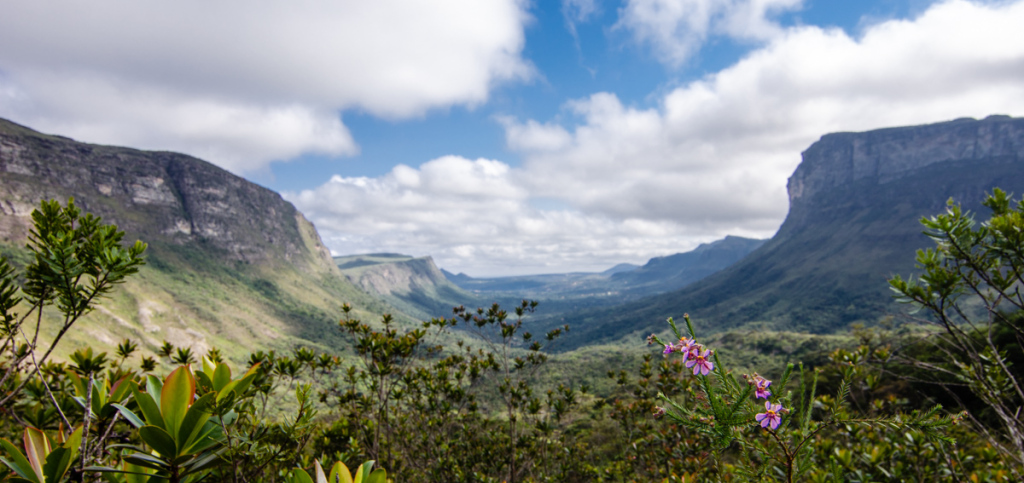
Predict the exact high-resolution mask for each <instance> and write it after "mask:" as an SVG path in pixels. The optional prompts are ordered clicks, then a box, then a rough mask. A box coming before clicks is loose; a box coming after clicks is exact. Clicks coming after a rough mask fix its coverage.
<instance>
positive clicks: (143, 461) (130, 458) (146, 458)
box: [121, 453, 168, 471]
mask: <svg viewBox="0 0 1024 483" xmlns="http://www.w3.org/2000/svg"><path fill="white" fill-rule="evenodd" d="M121 459H123V460H125V461H126V462H128V463H131V464H133V465H138V466H141V467H143V468H150V469H154V470H157V471H166V470H167V466H168V465H167V462H166V461H164V460H161V459H160V458H157V457H155V456H152V455H148V454H145V453H131V454H127V455H124V456H122V457H121Z"/></svg>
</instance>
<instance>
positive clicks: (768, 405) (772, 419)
mask: <svg viewBox="0 0 1024 483" xmlns="http://www.w3.org/2000/svg"><path fill="white" fill-rule="evenodd" d="M764 409H765V412H763V413H757V415H756V416H754V419H755V420H757V422H759V423H761V427H762V428H767V427H769V426H771V428H772V430H775V429H777V428H778V427H779V424H781V423H782V413H783V412H784V411H785V409H783V408H782V405H781V404H772V402H771V401H765V402H764Z"/></svg>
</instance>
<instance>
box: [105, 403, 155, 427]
mask: <svg viewBox="0 0 1024 483" xmlns="http://www.w3.org/2000/svg"><path fill="white" fill-rule="evenodd" d="M111 406H113V407H115V408H117V410H118V411H119V412H120V413H121V416H124V418H125V419H127V420H128V422H129V423H131V425H132V426H135V427H136V428H141V427H143V426H145V425H146V423H145V422H144V421H143V420H142V419H140V418H139V416H138V415H136V414H135V413H133V412H132V410H131V409H128V408H126V407H124V406H122V405H120V404H117V403H114V404H111Z"/></svg>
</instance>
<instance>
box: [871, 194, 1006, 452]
mask: <svg viewBox="0 0 1024 483" xmlns="http://www.w3.org/2000/svg"><path fill="white" fill-rule="evenodd" d="M984 205H985V206H987V207H988V208H989V209H990V210H991V211H992V215H991V217H990V218H989V219H988V220H987V221H985V222H984V223H981V224H978V223H976V222H975V220H974V216H973V215H972V214H971V213H970V212H967V211H965V210H964V209H963V208H962V207H961V206H960V205H958V204H956V203H954V202H953V200H952V199H951V200H949V203H948V208H947V210H946V212H945V213H943V214H940V215H936V216H933V217H928V218H924V219H922V220H921V224H922V225H924V227H925V234H927V235H928V237H929V238H931V239H932V240H933V241H934V242H935V248H929V249H926V250H919V251H918V252H917V264H918V267H919V268H920V269H921V270H923V273H922V274H921V275H920V276H919V277H913V276H910V277H907V278H906V279H904V278H903V277H900V276H899V275H897V276H895V277H893V278H892V279H891V280H890V281H889V285H890V286H891V288H892V290H893V291H894V292H895V294H896V296H897V298H898V300H900V301H901V302H904V303H908V304H912V305H914V306H915V308H916V309H917V310H923V311H925V313H926V314H927V318H925V319H921V322H923V323H925V324H933V325H935V326H937V327H938V329H939V331H938V332H937V333H936V334H935V337H934V338H933V340H932V341H931V342H930V344H929V345H930V346H931V347H932V351H931V352H932V353H933V354H934V357H928V358H920V357H906V355H905V354H895V355H894V357H897V358H901V359H902V360H904V361H906V362H908V363H909V364H910V365H912V366H915V367H918V368H922V369H926V370H928V371H929V372H931V373H932V375H931V377H929V379H930V380H932V381H933V382H937V383H940V384H943V385H945V386H946V387H949V386H951V385H955V386H959V387H966V388H967V389H968V390H969V391H970V393H971V394H972V395H973V396H974V397H976V398H977V399H978V400H980V401H981V402H983V403H984V411H978V412H975V411H972V412H970V413H968V414H969V416H970V419H971V420H973V421H974V422H975V423H976V424H978V425H979V427H982V428H986V431H985V434H990V435H993V436H992V437H990V438H989V442H990V443H991V444H993V445H994V446H995V447H997V448H999V449H1000V450H1001V451H1003V452H1004V454H1007V455H1010V456H1012V457H1013V458H1014V459H1016V461H1017V463H1018V464H1024V421H1022V420H1021V418H1020V413H1021V408H1022V407H1024V389H1022V386H1024V374H1022V373H1021V372H1020V370H1019V369H1017V368H1016V367H1014V364H1013V361H1012V359H1011V358H1014V359H1017V360H1018V361H1020V348H1021V347H1022V343H1024V324H1022V323H1021V313H1022V311H1024V294H1022V293H1021V291H1020V288H1021V285H1022V284H1024V235H1022V233H1024V200H1021V201H1016V202H1014V201H1013V199H1012V197H1011V196H1010V195H1009V194H1007V193H1006V192H1004V191H1003V190H1000V189H998V188H996V189H994V190H993V192H992V194H991V195H989V196H988V197H987V199H986V200H985V202H984ZM957 399H958V400H959V401H958V402H960V403H961V404H963V401H964V399H961V398H957ZM979 413H980V414H979ZM981 414H987V415H988V418H986V417H984V416H982V415H981ZM986 419H988V420H987V421H986ZM988 427H993V429H996V434H998V436H995V435H994V434H993V433H991V432H989V431H987V428H988Z"/></svg>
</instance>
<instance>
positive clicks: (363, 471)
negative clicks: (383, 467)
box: [352, 460, 373, 483]
mask: <svg viewBox="0 0 1024 483" xmlns="http://www.w3.org/2000/svg"><path fill="white" fill-rule="evenodd" d="M371 468H373V460H369V461H367V462H365V463H363V464H362V465H360V466H359V469H358V470H356V476H354V477H353V478H352V481H353V483H364V482H365V480H366V477H367V476H368V475H369V474H370V469H371Z"/></svg>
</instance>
